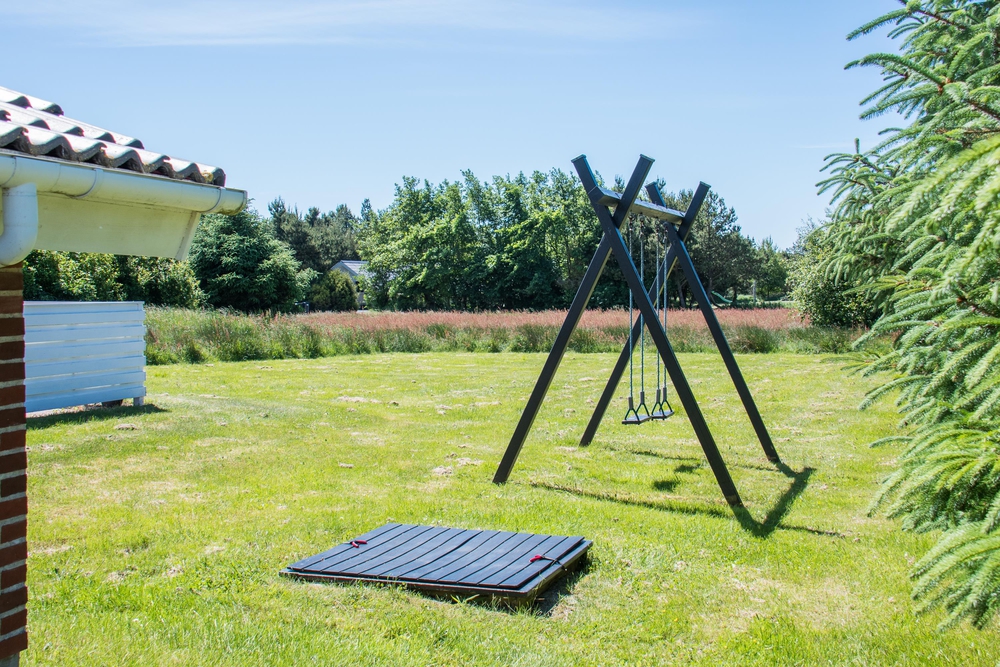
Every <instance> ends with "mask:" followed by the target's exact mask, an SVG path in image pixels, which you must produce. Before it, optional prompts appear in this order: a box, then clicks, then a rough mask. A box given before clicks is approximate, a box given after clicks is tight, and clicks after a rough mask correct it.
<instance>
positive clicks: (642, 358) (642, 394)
mask: <svg viewBox="0 0 1000 667" xmlns="http://www.w3.org/2000/svg"><path fill="white" fill-rule="evenodd" d="M645 231H646V225H645V220H644V219H642V218H640V219H639V277H640V282H641V283H642V291H643V292H645V291H646V242H645V241H646V234H645ZM639 322H640V332H639V346H640V348H641V349H640V350H639V369H640V370H639V377H640V379H641V383H642V384H641V386H640V387H639V407H641V408H642V409H643V410H644V411H645V413H646V416H647V417H649V408H648V407H646V322H645V319H644V318H643V316H642V314H641V313H640V314H639Z"/></svg>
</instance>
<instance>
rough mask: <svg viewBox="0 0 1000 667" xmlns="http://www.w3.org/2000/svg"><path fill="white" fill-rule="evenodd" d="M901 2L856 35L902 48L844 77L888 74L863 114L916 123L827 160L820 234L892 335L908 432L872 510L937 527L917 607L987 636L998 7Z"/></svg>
mask: <svg viewBox="0 0 1000 667" xmlns="http://www.w3.org/2000/svg"><path fill="white" fill-rule="evenodd" d="M901 4H902V7H901V8H900V9H898V10H896V11H894V12H891V13H889V14H886V15H884V16H882V17H880V18H878V19H875V20H874V21H871V22H869V23H867V24H865V25H863V26H861V27H860V28H858V29H857V30H856V31H854V32H853V33H852V34H851V35H850V36H849V38H851V39H853V38H856V37H859V36H862V35H866V34H869V33H871V32H873V31H876V30H881V29H887V30H888V35H889V37H890V38H892V39H896V40H899V41H900V49H899V52H898V53H875V54H872V55H869V56H866V57H865V58H862V59H860V60H858V61H856V62H853V63H851V64H849V65H848V68H852V67H877V68H879V69H880V70H881V71H882V73H883V75H884V82H885V84H884V85H883V86H882V87H881V88H879V89H878V90H876V91H874V92H873V93H872V94H871V95H869V96H868V97H867V98H866V99H865V100H863V101H862V104H863V105H864V106H865V109H864V111H863V113H862V117H863V118H877V117H880V116H883V115H884V114H896V115H897V117H899V118H901V119H902V120H903V121H904V122H905V123H908V124H906V125H905V126H904V127H899V128H890V129H887V130H885V131H884V132H883V137H884V139H883V140H882V142H881V143H880V144H879V145H877V146H875V147H874V148H872V149H871V150H869V151H867V152H864V153H862V151H861V149H860V147H857V148H856V150H855V152H854V153H853V154H837V155H831V156H829V157H828V158H827V165H826V167H825V170H826V171H828V173H829V174H830V176H829V178H828V179H827V180H824V181H823V182H821V183H820V184H819V187H820V190H821V191H823V192H830V193H831V194H832V195H833V199H834V202H835V207H836V208H835V210H834V213H833V216H832V218H831V220H830V222H829V223H828V224H827V225H826V226H825V227H823V228H822V229H821V230H819V231H818V232H817V233H818V234H820V235H821V237H822V240H823V242H824V243H825V244H826V245H827V247H830V248H833V252H831V253H829V254H828V256H827V257H826V259H825V262H824V265H823V267H822V268H823V270H824V271H825V272H826V275H828V276H830V277H832V278H835V279H837V280H840V281H842V282H843V283H845V284H849V285H857V284H862V285H864V286H865V289H866V290H867V291H869V292H870V293H871V294H872V295H874V296H875V297H876V298H877V303H878V304H879V307H880V308H881V309H882V315H881V317H880V318H879V319H878V321H877V322H876V324H875V326H874V327H873V328H872V330H871V333H870V334H869V335H870V336H882V335H887V334H888V335H891V336H893V337H894V339H895V345H894V347H893V350H892V352H891V353H889V354H886V355H882V356H881V357H878V358H874V359H873V360H871V361H870V362H869V363H867V364H866V366H865V372H866V373H869V374H874V373H889V374H891V375H892V379H891V380H890V381H888V382H886V383H885V384H884V385H883V386H882V387H880V388H879V389H878V390H876V391H874V392H872V394H871V395H869V397H868V400H867V402H871V401H874V400H877V399H879V398H880V397H883V396H885V395H895V396H897V399H896V400H897V404H898V406H899V410H900V414H901V416H902V423H901V425H902V427H903V428H902V432H903V433H904V434H905V435H902V436H898V437H894V438H890V439H888V440H891V441H896V442H899V441H903V442H904V443H905V448H904V451H903V453H902V454H901V456H900V458H899V468H898V469H897V470H896V472H895V473H893V474H892V475H891V476H890V477H889V478H888V479H887V480H886V481H885V483H884V485H883V486H882V489H881V491H880V493H879V495H878V497H877V498H876V499H875V502H874V505H873V511H883V512H885V513H886V514H888V515H889V516H891V517H898V518H900V519H901V520H902V523H903V527H904V528H905V529H907V530H913V531H940V535H941V538H940V540H939V542H938V543H937V545H936V546H935V547H934V548H933V549H932V550H931V551H930V552H929V553H927V554H926V555H925V556H924V557H923V559H922V560H921V561H920V562H918V563H917V564H916V566H915V568H914V570H913V577H914V579H915V586H914V591H913V594H914V597H915V599H917V600H918V602H919V605H920V609H921V610H928V609H931V608H935V607H944V609H945V610H946V611H947V612H948V616H947V619H946V621H945V623H944V625H945V626H947V625H952V624H955V623H958V622H960V621H962V620H969V621H971V622H972V623H973V624H975V625H976V626H977V627H982V626H984V625H985V624H987V623H989V622H990V621H991V619H993V618H995V617H996V613H997V611H998V610H1000V169H998V167H1000V0H911V1H909V2H905V3H901ZM861 342H862V343H863V341H861ZM884 442H885V441H880V442H879V443H876V444H882V443H884Z"/></svg>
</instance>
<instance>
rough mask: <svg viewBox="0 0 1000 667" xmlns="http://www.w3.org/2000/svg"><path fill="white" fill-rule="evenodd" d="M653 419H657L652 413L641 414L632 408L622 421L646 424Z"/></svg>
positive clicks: (627, 423) (631, 424) (629, 424)
mask: <svg viewBox="0 0 1000 667" xmlns="http://www.w3.org/2000/svg"><path fill="white" fill-rule="evenodd" d="M651 419H656V417H654V416H653V415H651V414H646V415H640V414H639V413H638V412H636V411H635V410H630V411H629V412H628V413H626V414H625V418H624V419H622V423H623V424H626V425H628V426H633V425H635V424H644V423H646V422H648V421H649V420H651Z"/></svg>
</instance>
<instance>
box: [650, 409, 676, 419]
mask: <svg viewBox="0 0 1000 667" xmlns="http://www.w3.org/2000/svg"><path fill="white" fill-rule="evenodd" d="M673 416H674V411H673V410H671V409H670V408H667V409H665V410H655V411H654V412H653V413H652V414H650V415H649V418H650V419H669V418H670V417H673Z"/></svg>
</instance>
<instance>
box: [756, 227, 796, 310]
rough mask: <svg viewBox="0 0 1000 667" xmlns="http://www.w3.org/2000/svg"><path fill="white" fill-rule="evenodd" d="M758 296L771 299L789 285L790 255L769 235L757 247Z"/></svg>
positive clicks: (782, 292) (783, 291)
mask: <svg viewBox="0 0 1000 667" xmlns="http://www.w3.org/2000/svg"><path fill="white" fill-rule="evenodd" d="M756 264H757V272H756V280H757V296H758V298H764V299H771V298H773V297H774V296H776V295H780V294H784V293H785V288H786V287H787V285H788V269H789V265H790V264H789V257H788V253H785V252H782V251H781V250H779V249H778V247H777V246H776V245H775V244H774V241H773V240H772V239H771V238H770V237H768V238H766V239H764V240H763V241H762V242H761V244H760V246H758V247H757V258H756Z"/></svg>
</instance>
